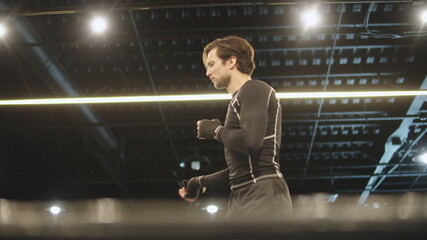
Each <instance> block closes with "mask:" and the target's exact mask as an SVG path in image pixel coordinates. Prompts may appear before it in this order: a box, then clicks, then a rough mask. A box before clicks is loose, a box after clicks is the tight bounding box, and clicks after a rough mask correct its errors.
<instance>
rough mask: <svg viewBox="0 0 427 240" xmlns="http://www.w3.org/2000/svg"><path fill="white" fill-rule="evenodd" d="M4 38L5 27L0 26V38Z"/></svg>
mask: <svg viewBox="0 0 427 240" xmlns="http://www.w3.org/2000/svg"><path fill="white" fill-rule="evenodd" d="M4 36H6V27H5V26H4V25H3V24H0V37H4Z"/></svg>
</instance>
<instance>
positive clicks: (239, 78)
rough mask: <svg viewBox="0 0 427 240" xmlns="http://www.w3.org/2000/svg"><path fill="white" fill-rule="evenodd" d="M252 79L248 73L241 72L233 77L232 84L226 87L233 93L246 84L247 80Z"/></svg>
mask: <svg viewBox="0 0 427 240" xmlns="http://www.w3.org/2000/svg"><path fill="white" fill-rule="evenodd" d="M249 80H251V77H250V76H249V75H247V74H243V73H239V74H236V75H235V76H232V77H231V81H230V84H229V85H228V87H227V88H226V90H227V92H228V93H229V94H231V95H233V94H234V93H236V92H237V91H239V89H240V88H241V87H242V86H243V84H245V83H246V82H247V81H249Z"/></svg>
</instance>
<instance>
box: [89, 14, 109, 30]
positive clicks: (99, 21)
mask: <svg viewBox="0 0 427 240" xmlns="http://www.w3.org/2000/svg"><path fill="white" fill-rule="evenodd" d="M91 27H92V30H93V31H94V32H96V33H103V32H105V30H106V29H107V20H105V18H103V17H96V18H94V19H93V20H92V22H91Z"/></svg>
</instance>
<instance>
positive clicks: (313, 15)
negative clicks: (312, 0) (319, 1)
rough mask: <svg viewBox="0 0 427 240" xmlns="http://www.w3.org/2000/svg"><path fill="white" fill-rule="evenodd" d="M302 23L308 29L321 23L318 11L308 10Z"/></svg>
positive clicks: (303, 16) (303, 15)
mask: <svg viewBox="0 0 427 240" xmlns="http://www.w3.org/2000/svg"><path fill="white" fill-rule="evenodd" d="M302 21H303V23H304V25H305V26H306V27H312V26H314V25H316V24H318V23H319V22H320V16H319V13H318V12H317V10H316V9H311V10H307V11H306V12H304V13H303V14H302Z"/></svg>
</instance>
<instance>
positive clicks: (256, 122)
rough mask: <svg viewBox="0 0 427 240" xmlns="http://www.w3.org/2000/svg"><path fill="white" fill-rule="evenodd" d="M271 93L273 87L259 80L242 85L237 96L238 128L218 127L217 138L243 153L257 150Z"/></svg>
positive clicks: (261, 139)
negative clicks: (238, 105)
mask: <svg viewBox="0 0 427 240" xmlns="http://www.w3.org/2000/svg"><path fill="white" fill-rule="evenodd" d="M272 94H274V91H273V89H271V88H270V87H268V86H267V85H265V84H262V83H260V82H254V83H253V84H251V85H248V86H245V87H242V89H241V90H240V92H239V96H238V101H239V104H240V107H241V108H240V128H238V129H235V128H229V127H222V128H220V129H219V131H218V133H217V140H218V141H220V142H222V143H224V145H225V146H227V147H229V148H231V149H233V150H235V151H238V152H242V153H245V154H251V153H255V152H257V151H259V149H260V148H261V147H262V145H263V142H264V137H265V132H266V129H267V121H268V104H269V101H270V98H271V97H272V96H271V95H272Z"/></svg>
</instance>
